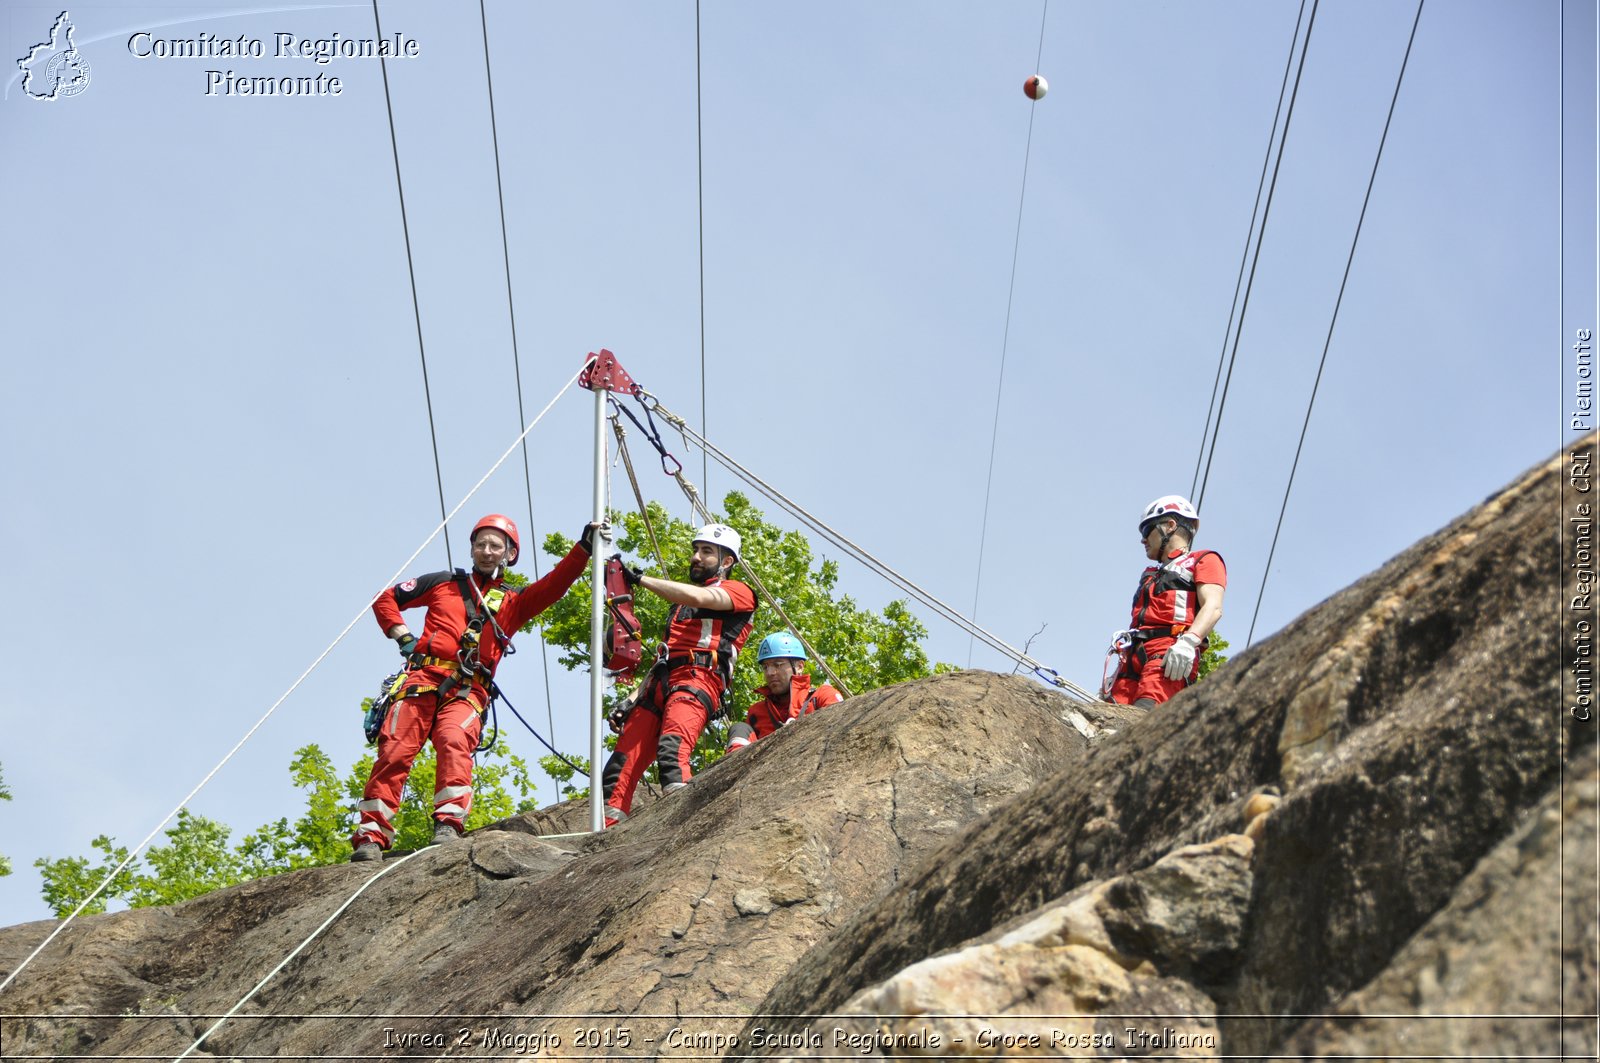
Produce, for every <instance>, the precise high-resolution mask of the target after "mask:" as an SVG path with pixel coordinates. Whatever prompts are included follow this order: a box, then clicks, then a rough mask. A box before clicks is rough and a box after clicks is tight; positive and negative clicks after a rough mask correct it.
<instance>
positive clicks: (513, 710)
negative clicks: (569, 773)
mask: <svg viewBox="0 0 1600 1063" xmlns="http://www.w3.org/2000/svg"><path fill="white" fill-rule="evenodd" d="M494 696H495V697H496V698H498V699H499V700H501V701H503V702H505V703H506V708H508V709H510V710H511V715H513V716H515V717H516V718H517V720H518V721H519V722H521V724H522V726H524V727H526V728H527V729H528V733H529V734H531V735H533V737H535V738H537V739H538V740H539V744H540V745H542V746H544V747H545V748H546V749H548V750H549V751H550V752H551V753H554V754H555V756H556V759H557V760H559V761H561V763H563V764H565V765H566V766H567V767H569V768H571V769H572V770H573V771H574V772H576V773H578V774H579V775H587V774H589V773H588V772H587V771H585V770H584V769H582V768H580V767H578V766H577V765H576V764H574V763H572V761H570V760H568V759H567V758H566V757H564V756H562V755H561V751H560V750H559V749H557V748H556V747H555V746H553V745H551V744H550V743H549V742H546V741H545V740H544V736H543V735H541V734H540V733H539V732H538V731H535V730H534V729H533V725H532V724H530V723H528V721H527V720H524V719H523V718H522V713H520V712H518V711H517V707H516V706H515V705H513V704H511V699H510V698H508V697H506V694H505V691H503V690H501V689H500V688H499V686H496V687H495V688H494ZM551 733H552V734H554V733H555V732H554V731H552V732H551Z"/></svg>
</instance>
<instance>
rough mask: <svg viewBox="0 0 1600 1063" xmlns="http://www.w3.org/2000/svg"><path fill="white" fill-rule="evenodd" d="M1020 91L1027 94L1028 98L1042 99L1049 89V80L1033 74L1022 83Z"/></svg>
mask: <svg viewBox="0 0 1600 1063" xmlns="http://www.w3.org/2000/svg"><path fill="white" fill-rule="evenodd" d="M1022 91H1023V92H1024V93H1026V94H1027V96H1028V99H1030V100H1042V99H1044V94H1045V93H1047V92H1049V91H1050V82H1048V81H1046V80H1045V79H1044V78H1042V77H1040V76H1039V75H1038V74H1035V75H1033V77H1031V78H1029V79H1028V80H1027V81H1024V82H1023V83H1022Z"/></svg>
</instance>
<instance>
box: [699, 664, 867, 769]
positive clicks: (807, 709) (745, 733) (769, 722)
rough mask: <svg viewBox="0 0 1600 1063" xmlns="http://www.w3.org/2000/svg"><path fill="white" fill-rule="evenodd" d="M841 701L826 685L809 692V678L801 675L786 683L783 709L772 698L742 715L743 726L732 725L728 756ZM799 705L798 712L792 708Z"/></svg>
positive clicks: (840, 697) (763, 700) (757, 704)
mask: <svg viewBox="0 0 1600 1063" xmlns="http://www.w3.org/2000/svg"><path fill="white" fill-rule="evenodd" d="M843 700H844V697H843V696H842V695H840V693H839V692H838V691H837V690H835V689H834V688H833V687H831V686H829V685H828V684H827V683H824V684H822V685H821V686H819V687H817V689H815V690H812V689H811V677H810V676H809V675H807V674H805V673H804V672H801V673H799V674H797V675H796V676H795V677H794V678H793V679H791V680H789V697H788V698H787V699H786V700H785V701H784V703H783V704H782V705H779V704H777V703H775V702H774V701H773V700H772V694H771V693H768V694H767V696H766V697H764V698H762V699H761V700H760V701H758V702H756V703H755V704H754V705H752V706H750V708H749V709H748V710H747V711H746V712H745V716H744V722H743V723H736V724H734V725H733V730H732V731H731V732H730V733H729V739H728V752H730V753H731V752H733V751H734V750H735V749H743V748H744V747H745V746H747V745H749V744H750V743H751V742H754V741H757V740H758V739H762V738H765V737H767V735H769V734H771V733H772V732H774V731H776V730H777V729H778V728H780V727H782V726H783V725H784V724H786V723H788V722H789V721H790V720H793V719H798V718H799V717H801V716H804V715H806V714H807V713H811V712H816V711H817V710H818V709H825V708H827V707H828V706H829V705H837V704H838V703H839V702H841V701H843ZM796 705H798V706H799V709H796V708H795V706H796Z"/></svg>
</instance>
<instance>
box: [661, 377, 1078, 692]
mask: <svg viewBox="0 0 1600 1063" xmlns="http://www.w3.org/2000/svg"><path fill="white" fill-rule="evenodd" d="M642 397H644V398H646V400H647V401H648V402H650V403H653V404H654V409H655V412H656V413H659V414H660V415H661V416H662V418H663V419H665V420H666V421H667V422H668V423H670V424H671V425H672V426H673V427H675V428H677V429H678V431H679V432H680V433H682V434H683V435H684V437H685V438H686V439H689V440H690V441H692V442H693V443H694V444H695V445H696V446H698V447H700V448H701V450H702V451H704V452H705V453H707V454H709V455H711V456H712V457H714V458H716V459H717V461H718V462H719V463H720V464H721V465H722V466H723V467H724V468H726V469H727V470H728V471H729V472H732V473H733V474H734V475H736V476H738V477H740V478H741V479H743V480H744V481H745V482H747V483H749V484H750V485H751V486H752V487H754V488H755V489H756V490H758V491H760V492H761V493H762V494H764V495H766V496H767V497H768V498H770V499H771V500H772V501H773V502H775V503H777V504H778V505H780V506H782V507H783V508H784V509H786V510H788V511H789V512H790V513H792V514H793V515H794V516H795V517H797V518H799V519H800V520H801V521H803V522H804V523H805V524H806V525H807V526H809V527H810V528H811V529H812V530H813V531H815V532H817V533H818V534H819V535H822V536H823V537H824V538H826V539H828V540H829V541H830V542H832V543H833V544H834V545H835V546H837V547H839V549H841V550H844V551H846V552H848V553H850V554H852V555H853V556H854V557H855V558H856V559H857V560H858V561H860V562H861V563H862V564H864V565H866V566H867V567H868V568H870V569H872V570H873V571H874V572H876V573H878V575H880V576H882V577H883V578H884V579H886V580H888V581H889V582H890V583H893V584H894V585H895V586H897V587H899V588H900V589H901V590H903V591H905V592H906V593H907V594H910V595H911V596H912V597H914V598H916V599H917V600H918V601H920V602H922V603H923V604H924V605H926V606H928V607H929V608H931V609H933V610H935V611H936V612H938V613H939V614H940V615H941V616H943V617H944V618H945V619H946V620H949V621H950V622H951V623H953V624H955V625H956V626H958V627H960V628H962V629H963V630H965V631H967V632H968V633H969V634H972V635H974V636H976V637H977V638H979V639H981V640H982V641H983V642H985V643H986V644H987V645H989V646H990V647H991V648H993V649H995V650H998V651H999V652H1000V653H1003V654H1005V655H1006V656H1007V657H1010V658H1011V659H1012V660H1014V661H1016V662H1017V663H1019V664H1021V665H1023V666H1025V667H1027V668H1032V669H1033V670H1034V671H1035V673H1036V674H1038V675H1040V676H1044V675H1045V674H1046V673H1049V676H1050V677H1051V678H1049V680H1048V681H1049V682H1050V683H1052V684H1054V685H1055V686H1057V687H1060V688H1061V689H1063V690H1066V691H1067V692H1068V693H1070V694H1072V695H1073V696H1074V697H1076V698H1077V699H1078V700H1080V701H1084V702H1095V701H1099V700H1100V699H1099V698H1097V697H1096V696H1094V695H1093V694H1091V693H1089V691H1087V690H1085V689H1084V688H1083V687H1080V686H1078V685H1077V684H1076V683H1073V682H1072V681H1071V680H1069V679H1066V678H1064V677H1062V676H1061V675H1060V674H1059V673H1057V672H1056V671H1055V670H1054V669H1051V668H1046V667H1045V666H1044V665H1043V664H1041V663H1040V662H1039V661H1037V660H1036V659H1034V658H1033V657H1031V656H1029V655H1028V654H1027V653H1024V652H1023V651H1021V650H1019V649H1017V648H1016V647H1014V646H1012V645H1011V644H1010V643H1007V642H1005V641H1004V640H1003V639H1001V638H1000V637H999V636H997V635H994V634H992V633H991V632H989V631H987V630H985V629H984V628H982V627H979V626H978V625H977V624H976V623H974V622H973V621H971V620H969V619H967V617H965V616H964V615H962V614H961V613H960V612H958V611H957V610H956V609H954V608H952V607H951V606H949V605H946V604H945V603H944V602H942V601H940V600H939V599H938V598H935V597H934V596H933V595H932V594H930V593H928V592H927V591H925V590H923V589H922V588H921V587H919V586H917V585H916V584H915V583H913V582H911V580H909V579H907V578H906V577H905V576H902V575H901V574H900V573H899V572H896V571H895V570H894V569H892V568H890V567H889V566H888V565H887V564H885V563H884V562H882V561H880V560H878V559H877V558H876V557H874V556H873V555H872V554H870V553H868V552H867V551H866V550H864V549H863V548H862V547H860V546H858V545H857V544H856V543H854V542H852V541H851V540H850V539H848V538H846V537H845V536H844V535H842V534H841V533H839V532H837V531H835V530H834V529H833V528H831V527H829V526H828V525H827V524H824V523H823V522H822V521H821V520H820V519H819V518H817V517H815V516H813V515H812V514H811V513H809V512H807V511H806V510H805V509H804V508H802V507H801V506H800V505H799V504H798V503H796V502H794V501H793V500H792V499H790V498H789V497H787V496H786V495H784V494H783V493H782V492H780V491H779V490H777V488H775V487H772V486H771V485H770V484H768V483H766V482H765V481H764V480H762V479H761V478H760V477H759V476H757V475H755V473H753V472H751V471H750V470H749V469H747V468H745V467H744V466H743V465H741V464H739V463H738V462H737V461H735V460H734V459H733V458H731V457H729V456H728V455H727V454H725V453H723V452H722V451H721V450H720V449H718V448H717V447H716V446H715V445H714V444H712V443H710V442H708V441H707V440H706V439H704V438H703V437H702V436H700V435H699V433H697V432H695V430H694V429H692V428H690V427H689V426H688V425H687V424H686V423H685V422H684V420H683V418H681V417H679V416H678V415H677V414H675V413H673V412H672V411H671V410H669V409H667V408H666V407H665V406H662V405H661V403H660V401H659V400H658V399H656V398H655V396H653V395H650V394H649V393H648V392H645V393H644V395H643V396H642Z"/></svg>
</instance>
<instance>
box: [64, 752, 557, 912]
mask: <svg viewBox="0 0 1600 1063" xmlns="http://www.w3.org/2000/svg"><path fill="white" fill-rule="evenodd" d="M372 761H373V755H372V754H371V753H367V754H365V755H364V756H362V757H361V758H360V759H359V760H357V761H356V763H355V764H353V765H352V766H351V767H350V770H349V771H348V772H347V773H346V774H344V775H343V776H341V775H340V774H339V772H338V770H337V769H336V768H335V767H334V764H333V761H332V759H331V758H329V757H328V755H327V754H326V753H324V752H323V751H322V750H321V749H320V748H319V747H317V746H316V745H314V744H313V745H307V746H303V747H301V748H300V749H298V750H296V751H295V755H294V759H293V760H292V761H291V762H290V764H289V776H290V779H291V780H292V781H293V783H294V785H295V786H296V787H297V788H299V789H301V790H303V791H305V795H306V811H305V813H304V814H303V815H301V816H300V817H299V818H297V819H295V820H294V822H293V823H291V822H290V821H289V819H288V818H287V817H284V818H281V819H278V820H276V821H274V822H271V823H267V824H263V825H262V826H261V827H259V828H257V829H256V830H254V831H251V832H250V833H249V834H246V835H245V836H244V837H243V838H242V839H240V841H239V842H238V843H237V844H232V845H230V844H229V840H230V838H231V836H232V830H231V828H229V827H228V826H227V825H225V824H222V823H219V822H217V821H216V820H213V819H209V818H207V817H205V816H200V815H196V814H194V813H193V812H191V811H189V810H188V809H182V810H180V811H179V812H178V818H177V821H176V822H174V823H173V824H172V826H170V827H168V828H167V830H166V839H167V840H166V843H165V844H163V845H154V846H151V847H150V849H149V851H148V852H146V853H145V854H144V856H143V857H142V859H139V860H133V861H131V862H130V863H129V864H128V866H127V867H125V868H123V869H122V870H121V871H120V872H118V874H117V876H116V878H115V879H114V880H113V881H112V883H111V884H110V885H109V886H108V887H107V888H106V889H105V890H104V891H103V892H102V893H101V894H100V895H99V896H98V897H96V898H95V899H94V901H93V902H92V903H91V904H90V905H89V907H88V908H86V909H85V912H87V913H89V914H95V913H99V912H104V911H105V910H106V906H107V904H108V903H109V902H111V901H121V902H123V903H125V904H127V906H128V907H130V908H146V907H150V906H152V905H159V904H175V903H177V902H178V901H184V900H188V899H189V898H191V897H198V896H200V895H201V894H203V893H209V892H211V891H212V890H215V889H220V888H222V887H223V886H233V885H237V884H238V883H240V882H248V881H250V880H251V879H255V878H260V877H262V876H264V875H275V874H278V873H279V872H283V871H293V870H296V869H297V868H302V867H318V866H321V865H324V864H336V863H341V862H343V861H345V860H348V859H349V857H350V835H351V834H353V833H354V832H355V827H356V819H357V817H356V813H355V803H356V801H358V800H360V798H361V791H362V789H363V788H364V787H365V785H366V781H367V776H368V775H369V774H370V773H371V771H372ZM433 780H434V758H433V750H432V748H431V747H428V748H424V749H423V751H422V752H421V753H420V754H418V756H417V760H416V762H415V764H414V765H413V766H412V769H411V775H410V777H409V778H408V779H407V780H406V787H405V791H404V794H403V796H402V799H401V805H400V810H399V812H398V814H397V815H396V817H395V828H396V830H395V847H396V848H399V849H418V848H421V847H423V846H425V845H427V844H429V842H430V841H431V840H432V837H433ZM533 791H534V787H533V783H532V779H531V772H530V770H529V767H528V765H527V763H526V762H525V761H524V760H523V759H522V758H521V757H519V756H517V755H515V754H514V753H512V752H511V751H510V749H509V748H507V746H506V745H505V744H504V743H503V742H498V741H497V742H496V743H495V748H494V749H492V750H490V751H489V752H487V753H486V754H484V755H483V756H482V758H481V760H480V762H479V763H478V764H477V766H476V767H475V768H474V770H473V802H472V811H471V813H469V814H468V816H467V828H468V829H469V830H472V829H475V828H477V827H481V826H484V825H485V824H488V823H493V822H495V821H496V820H501V819H505V818H506V817H507V816H511V815H515V814H516V813H518V812H524V811H527V810H528V809H531V808H534V807H536V806H537V801H536V799H535V798H534V795H533ZM90 845H91V847H92V848H93V849H95V850H96V851H98V853H99V854H100V856H99V859H98V860H97V861H91V860H90V858H88V857H82V856H72V857H63V858H61V859H50V858H48V857H41V858H39V859H38V860H36V861H34V866H35V867H37V868H39V870H40V874H41V877H42V878H43V879H44V887H43V896H44V900H45V903H46V904H48V905H49V906H50V908H51V910H52V911H54V912H55V913H56V915H57V916H65V915H66V914H67V913H69V912H71V911H73V910H75V909H76V908H77V907H78V905H79V904H81V903H82V902H83V900H84V898H86V897H88V896H89V895H90V894H91V893H93V892H94V890H95V888H96V887H97V886H99V885H100V883H101V882H102V881H103V880H104V879H105V877H106V876H107V875H108V874H110V872H111V870H112V868H114V867H116V866H117V865H118V864H120V863H122V862H123V861H124V860H126V859H127V857H128V848H127V847H126V846H122V845H117V844H116V841H115V840H114V839H112V838H110V837H108V836H107V835H104V834H102V835H100V836H99V837H98V838H95V839H94V841H93V842H91V843H90Z"/></svg>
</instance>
